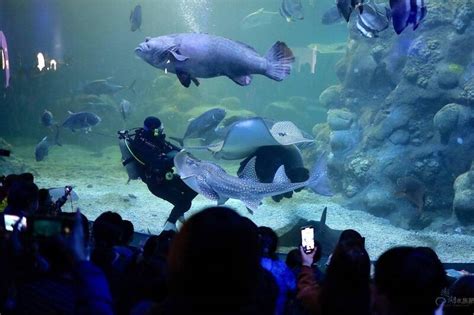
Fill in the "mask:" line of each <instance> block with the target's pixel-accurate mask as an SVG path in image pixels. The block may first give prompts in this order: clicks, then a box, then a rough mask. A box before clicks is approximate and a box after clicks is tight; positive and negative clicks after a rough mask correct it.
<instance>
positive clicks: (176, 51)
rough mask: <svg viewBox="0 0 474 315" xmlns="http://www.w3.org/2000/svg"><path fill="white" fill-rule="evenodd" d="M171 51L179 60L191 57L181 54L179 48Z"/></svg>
mask: <svg viewBox="0 0 474 315" xmlns="http://www.w3.org/2000/svg"><path fill="white" fill-rule="evenodd" d="M170 53H171V54H172V55H173V57H174V59H176V60H177V61H185V60H188V59H189V57H187V56H184V55H181V54H180V53H179V51H178V50H177V49H171V50H170Z"/></svg>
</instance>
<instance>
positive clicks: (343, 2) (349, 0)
mask: <svg viewBox="0 0 474 315" xmlns="http://www.w3.org/2000/svg"><path fill="white" fill-rule="evenodd" d="M363 3H364V0H336V6H337V9H338V10H339V13H341V15H342V16H343V17H344V19H346V21H347V22H349V19H350V18H351V14H352V11H353V10H355V9H356V8H358V7H359V6H360V5H361V4H363Z"/></svg>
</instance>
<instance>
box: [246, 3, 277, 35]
mask: <svg viewBox="0 0 474 315" xmlns="http://www.w3.org/2000/svg"><path fill="white" fill-rule="evenodd" d="M276 15H278V12H271V11H265V10H264V9H263V8H260V9H258V10H257V11H255V12H252V13H250V14H249V15H247V16H245V17H244V18H243V19H242V20H241V21H240V27H241V28H242V29H244V30H248V29H252V28H256V27H260V26H263V25H268V24H271V23H272V19H273V17H274V16H276Z"/></svg>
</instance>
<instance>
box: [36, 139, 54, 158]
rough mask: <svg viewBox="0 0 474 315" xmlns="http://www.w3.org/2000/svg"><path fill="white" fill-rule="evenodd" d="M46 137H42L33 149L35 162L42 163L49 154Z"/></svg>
mask: <svg viewBox="0 0 474 315" xmlns="http://www.w3.org/2000/svg"><path fill="white" fill-rule="evenodd" d="M49 146H50V144H49V142H48V137H44V138H43V139H42V140H41V141H40V142H39V143H38V144H37V145H36V147H35V159H36V161H37V162H39V161H43V160H44V158H45V157H46V156H48V153H49Z"/></svg>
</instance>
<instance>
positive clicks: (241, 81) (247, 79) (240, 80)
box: [229, 75, 252, 86]
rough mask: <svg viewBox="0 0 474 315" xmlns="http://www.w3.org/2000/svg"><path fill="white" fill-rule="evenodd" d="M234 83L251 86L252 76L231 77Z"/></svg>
mask: <svg viewBox="0 0 474 315" xmlns="http://www.w3.org/2000/svg"><path fill="white" fill-rule="evenodd" d="M229 78H230V79H231V80H232V81H234V82H235V83H237V84H238V85H241V86H246V85H249V84H250V83H251V82H252V76H250V75H242V76H240V77H229Z"/></svg>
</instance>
